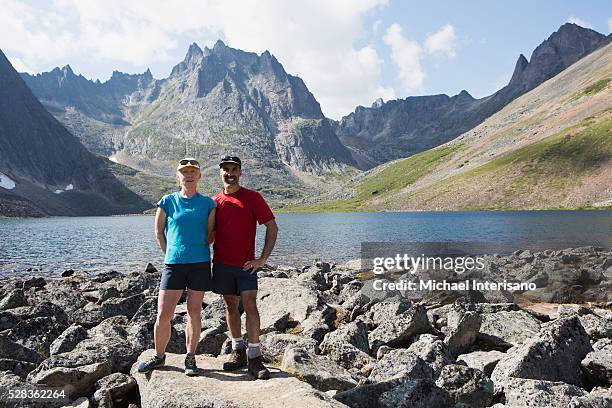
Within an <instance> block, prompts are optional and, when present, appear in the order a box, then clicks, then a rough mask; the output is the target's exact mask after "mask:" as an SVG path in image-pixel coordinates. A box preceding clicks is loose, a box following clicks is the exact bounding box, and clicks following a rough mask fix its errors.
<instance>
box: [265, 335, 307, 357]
mask: <svg viewBox="0 0 612 408" xmlns="http://www.w3.org/2000/svg"><path fill="white" fill-rule="evenodd" d="M259 344H260V345H261V353H262V354H263V356H264V358H265V359H266V360H268V361H281V360H282V359H283V355H284V354H285V351H286V350H287V349H288V348H290V347H294V348H301V349H304V350H306V351H307V352H309V353H315V351H316V350H317V342H316V341H315V340H313V339H310V338H307V337H302V336H298V335H296V334H289V333H276V332H272V333H267V334H264V335H262V336H260V338H259Z"/></svg>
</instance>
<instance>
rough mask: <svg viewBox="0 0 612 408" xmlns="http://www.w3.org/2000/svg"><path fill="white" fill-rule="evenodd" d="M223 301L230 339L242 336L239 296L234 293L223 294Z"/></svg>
mask: <svg viewBox="0 0 612 408" xmlns="http://www.w3.org/2000/svg"><path fill="white" fill-rule="evenodd" d="M223 300H224V301H225V320H226V321H227V327H228V328H229V331H230V334H231V335H232V339H237V338H242V330H241V327H240V325H241V324H242V323H241V322H240V310H239V306H240V298H239V297H238V296H236V295H223Z"/></svg>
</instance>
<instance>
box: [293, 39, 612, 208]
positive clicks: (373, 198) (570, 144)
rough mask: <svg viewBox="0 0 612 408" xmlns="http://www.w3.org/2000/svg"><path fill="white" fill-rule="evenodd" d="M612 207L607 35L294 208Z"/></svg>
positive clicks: (611, 51) (611, 58) (611, 82)
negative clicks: (433, 139) (489, 107)
mask: <svg viewBox="0 0 612 408" xmlns="http://www.w3.org/2000/svg"><path fill="white" fill-rule="evenodd" d="M572 208H608V209H610V208H612V44H608V45H606V46H604V47H602V48H600V49H598V50H595V51H594V52H592V53H591V54H589V55H587V56H585V57H583V58H582V59H580V60H579V61H577V62H576V63H574V64H572V65H571V66H569V67H568V68H567V69H565V70H563V71H562V72H560V73H559V74H558V75H556V76H555V77H553V78H551V79H550V80H548V81H545V82H544V83H542V84H541V85H539V86H538V87H536V88H534V89H533V90H531V91H530V92H528V93H526V94H524V95H522V96H520V97H518V98H517V99H515V100H514V101H512V102H511V103H509V104H508V105H507V106H505V107H504V108H502V109H501V110H500V111H499V112H497V113H495V114H493V115H491V116H490V117H489V118H487V119H486V120H485V121H484V122H482V123H481V124H480V125H478V126H476V127H474V128H473V129H470V130H468V131H467V132H465V133H463V134H461V135H459V136H458V137H457V138H455V139H453V140H451V141H449V142H447V143H445V144H442V145H440V146H437V147H434V148H432V149H429V150H426V151H424V152H420V153H417V154H415V155H413V156H411V157H408V158H405V159H398V160H395V161H392V162H388V163H385V164H383V165H380V166H378V167H376V168H374V169H372V170H370V171H368V172H364V173H362V174H360V175H358V176H356V177H354V178H353V179H351V180H348V181H346V182H345V184H344V185H343V187H342V189H339V190H338V191H336V192H333V193H331V194H329V195H327V196H326V197H322V198H319V199H317V200H316V201H315V202H314V203H312V204H310V205H303V206H301V207H298V208H293V210H295V211H297V210H299V211H372V210H376V211H414V210H437V211H448V210H508V209H531V210H535V209H572Z"/></svg>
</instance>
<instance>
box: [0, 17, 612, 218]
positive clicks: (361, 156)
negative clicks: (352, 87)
mask: <svg viewBox="0 0 612 408" xmlns="http://www.w3.org/2000/svg"><path fill="white" fill-rule="evenodd" d="M610 40H611V37H610V36H604V35H602V34H599V33H597V32H595V31H593V30H590V29H586V28H582V27H579V26H577V25H575V24H570V23H568V24H564V25H563V26H561V27H560V28H559V30H558V31H556V32H555V33H553V34H552V35H551V36H550V37H549V38H548V39H547V40H545V41H544V42H543V43H542V44H540V45H539V46H538V47H537V48H536V49H535V50H534V51H533V53H532V55H531V58H530V60H529V61H527V59H526V58H525V57H524V56H523V55H520V56H519V58H518V60H517V63H516V67H515V70H514V73H513V75H512V77H511V79H510V81H509V83H508V85H506V86H505V87H504V88H502V89H500V90H499V91H497V92H496V93H494V94H493V95H490V96H488V97H485V98H481V99H475V98H473V97H472V96H471V95H470V94H469V93H468V92H467V91H462V92H460V93H459V94H458V95H455V96H452V97H449V96H447V95H431V96H419V97H408V98H406V99H398V100H393V101H387V102H384V101H382V100H377V101H376V102H375V103H374V104H373V105H372V106H371V107H369V108H365V107H361V106H359V107H357V108H356V109H355V111H354V112H353V113H350V114H349V115H347V116H345V117H343V118H342V119H341V120H340V121H334V120H331V119H328V118H326V117H325V116H324V115H323V113H322V111H321V108H320V106H319V103H318V102H317V101H316V99H315V97H314V96H313V94H312V93H311V92H310V91H309V90H308V88H307V87H306V85H305V83H304V82H303V81H302V80H301V79H300V78H299V77H297V76H294V75H290V74H287V73H286V72H285V70H284V68H283V66H282V65H281V64H280V63H279V62H278V61H277V59H276V58H275V57H274V56H273V55H272V54H270V53H269V52H268V51H266V52H264V53H262V54H260V55H258V54H255V53H250V52H244V51H241V50H238V49H234V48H230V47H228V46H226V45H225V44H224V43H223V42H222V41H218V42H217V43H216V44H215V45H214V47H212V48H210V49H209V48H207V47H205V48H204V49H203V50H202V49H201V48H200V47H199V46H198V45H197V44H195V43H194V44H192V45H191V46H190V47H189V49H188V51H187V54H186V56H185V58H184V59H183V61H181V62H180V63H178V64H177V65H175V66H174V68H173V69H172V71H171V73H170V74H169V76H168V77H167V78H163V79H155V78H153V76H152V74H151V72H150V71H149V70H147V71H145V72H144V73H142V74H124V73H121V72H118V71H115V72H114V73H113V74H112V76H111V78H110V79H109V80H108V81H106V82H100V81H91V80H88V79H86V78H85V77H83V76H82V75H76V74H75V73H74V72H73V70H72V69H71V67H70V66H69V65H66V66H64V67H63V68H55V69H53V70H52V71H50V72H45V73H41V74H37V75H30V74H26V73H22V74H21V77H22V78H23V80H24V81H25V83H26V84H27V86H28V87H29V88H30V89H31V91H32V93H33V94H34V95H35V96H36V98H38V99H39V100H40V102H41V103H42V104H43V105H44V107H45V108H46V109H47V110H48V112H50V113H51V114H53V116H55V118H57V120H59V121H60V122H61V123H62V124H63V125H64V126H65V128H66V129H68V131H69V132H70V133H72V134H74V135H75V136H77V138H78V140H80V142H82V144H83V145H84V146H85V147H86V148H87V149H88V150H89V151H90V152H92V153H93V154H94V155H93V156H92V157H94V158H95V160H93V159H92V160H91V161H92V162H94V161H97V162H99V163H102V164H101V165H102V166H103V167H105V168H106V171H110V172H112V173H113V174H112V175H110V176H109V177H112V178H113V180H115V181H117V180H118V183H119V185H122V187H123V188H126V186H127V187H129V189H131V190H132V191H137V192H138V194H139V195H140V196H141V197H144V198H145V199H146V201H148V203H149V204H151V203H154V202H155V201H156V200H157V198H158V197H159V196H160V195H161V194H163V193H164V192H168V191H169V190H171V189H173V188H175V187H174V186H173V181H172V178H173V173H174V166H175V164H174V163H175V162H176V160H177V159H178V158H180V157H183V156H185V155H191V156H195V157H198V158H200V160H201V161H202V162H203V163H204V164H205V166H204V168H203V174H204V182H203V186H202V187H203V190H204V191H205V192H207V193H211V192H213V191H216V190H218V189H219V187H220V182H219V177H218V174H217V172H218V167H217V165H216V163H217V160H218V158H219V157H220V156H222V155H225V154H229V153H231V154H237V155H239V156H241V157H242V158H243V161H244V166H245V170H246V171H245V174H246V176H245V184H246V185H248V186H251V187H254V188H256V189H258V190H260V191H262V193H264V195H265V196H266V197H267V198H268V199H269V200H270V201H271V202H272V204H273V205H275V206H276V207H281V206H284V205H287V204H288V203H289V204H290V203H294V202H303V201H304V200H309V199H312V198H313V197H317V196H319V195H320V194H323V195H322V196H321V197H328V196H329V192H330V191H331V192H332V193H331V194H335V193H333V191H335V188H336V187H337V186H338V185H345V184H346V183H347V180H349V179H350V178H351V177H353V178H355V177H356V179H359V180H362V179H363V177H364V176H365V177H366V178H367V176H368V174H379V173H377V171H376V170H377V169H378V167H377V168H376V169H374V170H373V173H372V171H370V172H367V173H365V174H364V175H360V170H359V169H361V170H367V169H370V168H373V167H375V166H379V165H381V164H383V163H386V162H389V161H392V160H394V159H398V158H404V157H410V156H412V155H415V154H416V156H415V157H417V156H418V157H421V158H422V156H419V153H420V152H424V153H426V154H430V153H427V152H428V151H429V150H428V149H431V148H435V147H436V146H439V145H442V144H444V143H446V142H448V141H450V140H453V139H455V138H457V137H458V136H459V135H462V134H464V133H465V132H467V131H469V130H470V129H473V128H475V127H477V126H478V125H479V124H481V123H483V122H484V121H486V120H487V118H489V117H491V116H492V115H495V113H496V112H499V111H500V110H502V109H503V108H504V107H505V106H507V105H508V104H511V102H512V101H513V100H515V99H517V98H519V97H520V96H521V95H524V94H526V93H527V94H528V93H530V92H531V91H533V90H534V89H537V88H538V87H539V86H540V85H542V84H543V83H546V82H547V81H548V80H549V79H551V78H553V77H555V76H556V75H558V74H559V73H561V72H563V71H564V70H565V69H566V68H567V67H569V66H571V65H572V64H574V63H576V62H577V61H580V60H581V59H583V58H585V56H588V55H589V54H591V53H593V52H594V51H595V50H598V49H601V48H602V47H605V46H606V45H607V44H608V43H609V42H610ZM7 62H8V61H7ZM11 69H12V68H11ZM19 92H22V91H19ZM45 113H46V112H45ZM28 114H29V115H34V116H36V118H32V119H27V120H29V121H31V122H36V121H37V120H39V117H42V115H41V113H40V112H38V111H35V112H34V111H32V112H28ZM23 116H24V118H25V117H26V116H27V115H23ZM49 117H50V116H49V115H48V114H47V117H45V118H43V119H44V120H47V121H48V119H49ZM11 120H13V119H11V118H2V121H3V122H5V123H6V122H7V121H8V122H11ZM1 125H2V123H0V126H1ZM62 129H63V128H62ZM63 131H64V132H65V133H66V134H68V135H70V133H69V132H68V131H66V130H65V129H64V130H63ZM62 134H63V133H62ZM7 135H8V134H7ZM4 138H5V139H6V138H9V139H10V137H8V136H5V137H4ZM45 140H46V142H45V143H51V144H53V143H54V139H53V138H52V137H47V139H45ZM62 140H63V139H62ZM71 140H72V142H71V143H76V144H77V145H79V146H80V143H78V141H76V139H74V138H72V139H71ZM0 143H2V140H1V139H0ZM61 143H64V142H63V141H62V142H61ZM61 143H59V144H61ZM3 149H4V148H3V147H2V145H1V144H0V157H2V154H3V151H2V150H3ZM29 149H30V150H32V149H36V150H37V151H36V154H37V155H40V154H44V152H45V146H44V143H41V144H40V145H36V147H32V146H30V147H29ZM32 154H34V153H32ZM4 155H5V156H6V157H13V155H15V157H18V155H17V154H16V153H15V149H14V148H13V149H12V150H11V149H5V151H4ZM418 157H417V159H418ZM105 158H110V160H112V161H114V162H115V163H109V162H108V161H107V160H105ZM417 162H418V160H417ZM413 164H414V163H413ZM417 164H418V163H417ZM128 166H129V167H128ZM382 168H385V166H383V167H381V169H382ZM1 171H2V169H1V168H0V172H1ZM11 171H12V173H11V174H13V176H14V177H17V176H15V170H14V168H12V170H11ZM33 171H34V170H33ZM7 172H8V170H7ZM25 173H27V171H26V170H24V174H25ZM34 173H35V171H34ZM34 173H32V177H31V179H33V180H38V178H37V177H39V175H37V174H34ZM105 174H106V173H105ZM1 175H2V173H0V177H1ZM8 176H9V175H8V174H6V173H5V177H8ZM54 182H55V181H52V182H50V183H47V181H43V182H42V183H41V185H44V186H45V187H44V188H47V189H50V188H51V189H52V188H53V187H49V186H56V185H57V183H56V184H53V183H54ZM113 183H114V181H113ZM60 184H61V183H60ZM73 185H74V183H73ZM113 185H114V184H113ZM0 186H2V180H1V179H0ZM79 186H80V188H82V183H81V184H79ZM5 190H6V189H4V190H3V189H0V192H1V193H3V194H4V193H6V191H5ZM64 190H65V189H64ZM57 196H63V194H59V195H57Z"/></svg>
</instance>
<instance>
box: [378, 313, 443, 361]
mask: <svg viewBox="0 0 612 408" xmlns="http://www.w3.org/2000/svg"><path fill="white" fill-rule="evenodd" d="M429 330H431V325H430V324H429V319H428V318H427V311H426V310H425V306H423V305H414V306H412V307H411V308H410V309H408V310H407V311H405V312H403V313H401V314H400V315H397V316H389V318H388V319H387V320H384V321H383V322H382V323H381V324H380V325H379V326H378V327H377V328H376V329H374V330H372V331H371V332H370V333H369V334H368V339H369V342H370V346H371V348H372V351H373V352H375V351H376V350H377V349H378V347H380V346H382V345H387V346H390V347H401V346H405V345H408V344H409V342H410V339H411V338H412V337H413V336H415V335H417V334H423V333H427V332H428V331H429Z"/></svg>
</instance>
